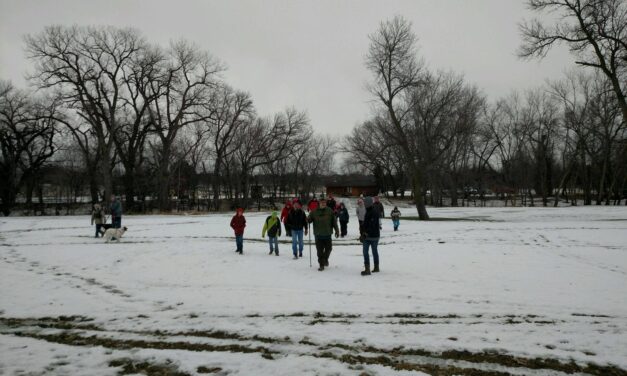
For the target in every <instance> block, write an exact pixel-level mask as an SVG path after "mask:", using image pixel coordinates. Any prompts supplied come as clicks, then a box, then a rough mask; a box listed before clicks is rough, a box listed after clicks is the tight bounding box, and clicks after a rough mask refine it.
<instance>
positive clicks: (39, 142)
mask: <svg viewBox="0 0 627 376" xmlns="http://www.w3.org/2000/svg"><path fill="white" fill-rule="evenodd" d="M55 111H56V103H55V102H54V101H51V102H49V103H46V102H43V101H42V102H38V101H37V100H33V99H32V98H31V96H30V94H29V93H26V92H23V91H20V90H17V89H15V88H14V87H13V86H12V85H11V84H10V83H9V82H6V81H0V147H1V148H2V155H1V156H0V180H2V184H1V188H0V198H2V207H1V210H2V213H3V214H4V215H5V216H8V215H9V214H10V213H11V210H12V208H13V206H14V204H15V199H16V196H17V193H18V191H19V189H20V188H21V187H22V185H23V184H24V182H26V181H28V180H29V179H30V178H32V177H33V176H35V175H36V174H37V173H38V172H39V171H40V169H41V168H42V166H44V164H45V163H46V162H47V161H48V160H49V159H50V157H52V155H53V154H54V152H55V151H56V145H55V136H56V134H57V132H56V121H55V120H54V119H55V116H54V113H55Z"/></svg>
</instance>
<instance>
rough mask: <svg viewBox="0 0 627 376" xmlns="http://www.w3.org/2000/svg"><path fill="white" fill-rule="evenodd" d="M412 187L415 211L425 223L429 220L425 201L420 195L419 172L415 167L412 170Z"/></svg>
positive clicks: (420, 182)
mask: <svg viewBox="0 0 627 376" xmlns="http://www.w3.org/2000/svg"><path fill="white" fill-rule="evenodd" d="M412 186H413V191H414V201H416V210H417V211H418V218H420V219H421V220H425V221H426V220H428V219H429V214H427V208H426V206H425V199H424V195H423V194H422V181H421V179H420V171H419V169H418V168H417V167H414V169H413V177H412Z"/></svg>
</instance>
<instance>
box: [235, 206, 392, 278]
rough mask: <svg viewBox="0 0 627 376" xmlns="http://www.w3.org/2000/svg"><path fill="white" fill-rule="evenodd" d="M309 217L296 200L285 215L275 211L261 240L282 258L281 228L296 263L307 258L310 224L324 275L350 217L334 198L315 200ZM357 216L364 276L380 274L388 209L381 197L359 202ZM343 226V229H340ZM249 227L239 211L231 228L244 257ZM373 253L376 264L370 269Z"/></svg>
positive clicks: (238, 248) (239, 251)
mask: <svg viewBox="0 0 627 376" xmlns="http://www.w3.org/2000/svg"><path fill="white" fill-rule="evenodd" d="M306 208H307V211H308V212H309V213H308V214H305V210H304V209H303V205H302V203H301V201H300V200H298V199H294V200H291V201H288V202H286V203H285V206H284V207H283V209H282V210H281V214H280V215H279V213H278V212H276V211H273V212H272V213H271V214H270V215H269V216H268V217H267V218H266V220H265V221H264V225H263V228H262V231H261V236H262V237H263V238H265V237H266V236H267V237H268V244H269V248H270V252H269V255H272V254H274V255H276V256H278V255H279V242H278V237H279V236H281V234H282V228H281V224H283V228H284V229H285V234H286V235H287V236H291V238H292V254H293V258H294V259H295V260H296V259H298V258H301V257H303V249H304V237H305V236H307V235H309V231H310V228H309V227H310V224H311V226H312V227H313V234H314V240H315V241H314V243H315V246H316V251H317V258H318V270H319V271H324V269H325V268H326V267H328V266H329V257H330V256H331V251H332V249H333V236H335V238H338V237H342V238H343V237H345V236H346V235H347V233H348V222H349V219H350V215H349V213H348V209H347V208H346V205H345V204H344V203H343V202H341V203H339V204H337V203H336V201H335V199H333V197H329V198H328V199H326V198H321V199H320V200H318V199H316V198H313V199H312V200H310V201H309V202H308V203H307V206H306ZM390 215H391V217H392V222H393V224H394V231H397V230H398V227H399V224H400V211H399V210H398V208H397V207H394V210H392V212H391V214H390ZM356 216H357V219H358V222H359V240H360V242H361V243H362V245H363V256H364V270H363V271H362V272H361V275H364V276H366V275H370V274H371V273H377V272H379V270H380V269H379V250H378V246H379V238H380V234H381V228H382V225H381V218H383V217H384V216H385V212H384V207H383V204H382V203H381V201H380V200H379V198H378V197H374V198H373V197H365V198H359V199H358V201H357V208H356ZM338 222H339V226H338ZM245 227H246V219H245V217H244V210H243V209H242V208H238V209H237V210H236V213H235V215H234V216H233V218H232V219H231V228H233V230H234V232H235V241H236V246H237V248H236V252H237V253H239V254H243V235H244V228H245ZM370 251H372V261H373V263H374V265H373V267H372V269H371V268H370Z"/></svg>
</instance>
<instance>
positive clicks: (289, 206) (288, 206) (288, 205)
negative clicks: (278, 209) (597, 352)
mask: <svg viewBox="0 0 627 376" xmlns="http://www.w3.org/2000/svg"><path fill="white" fill-rule="evenodd" d="M285 207H286V208H288V209H289V208H291V207H292V203H291V202H289V201H288V202H286V203H285Z"/></svg>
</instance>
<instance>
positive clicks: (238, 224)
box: [231, 208, 246, 255]
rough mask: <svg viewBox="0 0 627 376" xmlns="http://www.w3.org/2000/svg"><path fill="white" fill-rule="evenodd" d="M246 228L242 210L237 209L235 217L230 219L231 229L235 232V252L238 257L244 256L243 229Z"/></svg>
mask: <svg viewBox="0 0 627 376" xmlns="http://www.w3.org/2000/svg"><path fill="white" fill-rule="evenodd" d="M245 227H246V218H244V209H242V208H237V210H236V211H235V215H234V216H233V218H232V219H231V228H232V229H233V231H235V245H236V246H237V249H236V250H235V252H237V253H239V254H240V255H243V254H244V228H245Z"/></svg>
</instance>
